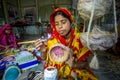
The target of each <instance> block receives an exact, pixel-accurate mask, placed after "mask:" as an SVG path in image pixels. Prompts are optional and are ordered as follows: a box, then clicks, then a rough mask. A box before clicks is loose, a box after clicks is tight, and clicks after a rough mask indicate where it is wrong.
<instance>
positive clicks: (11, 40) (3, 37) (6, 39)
mask: <svg viewBox="0 0 120 80" xmlns="http://www.w3.org/2000/svg"><path fill="white" fill-rule="evenodd" d="M17 46H18V45H17V44H16V38H15V36H14V35H13V33H12V27H11V26H10V25H8V24H5V25H2V26H1V27H0V50H7V49H9V48H15V47H17Z"/></svg>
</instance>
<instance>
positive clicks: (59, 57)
mask: <svg viewBox="0 0 120 80" xmlns="http://www.w3.org/2000/svg"><path fill="white" fill-rule="evenodd" d="M68 50H69V49H68V48H67V47H66V46H64V45H62V44H55V45H54V46H52V47H51V48H50V50H49V56H50V58H51V59H52V60H53V61H55V62H65V61H66V60H67V59H68V57H69V51H68Z"/></svg>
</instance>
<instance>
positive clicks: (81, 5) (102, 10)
mask: <svg viewBox="0 0 120 80" xmlns="http://www.w3.org/2000/svg"><path fill="white" fill-rule="evenodd" d="M94 1H95V4H94ZM111 4H112V0H78V6H77V10H78V12H79V14H80V16H81V17H82V18H83V19H84V20H88V19H90V16H91V11H92V9H93V6H94V7H95V8H94V17H93V19H96V18H99V17H101V16H103V15H104V14H106V13H107V12H109V10H110V7H111Z"/></svg>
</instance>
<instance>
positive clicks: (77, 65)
mask: <svg viewBox="0 0 120 80" xmlns="http://www.w3.org/2000/svg"><path fill="white" fill-rule="evenodd" d="M87 66H88V62H87V61H82V62H75V63H74V65H73V68H79V69H81V68H85V67H87Z"/></svg>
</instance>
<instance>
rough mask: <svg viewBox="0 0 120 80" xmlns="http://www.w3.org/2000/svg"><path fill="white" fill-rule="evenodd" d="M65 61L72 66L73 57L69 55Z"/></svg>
mask: <svg viewBox="0 0 120 80" xmlns="http://www.w3.org/2000/svg"><path fill="white" fill-rule="evenodd" d="M65 63H66V64H68V65H69V66H70V67H73V63H74V57H70V58H69V59H68V60H67V61H66V62H65Z"/></svg>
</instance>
